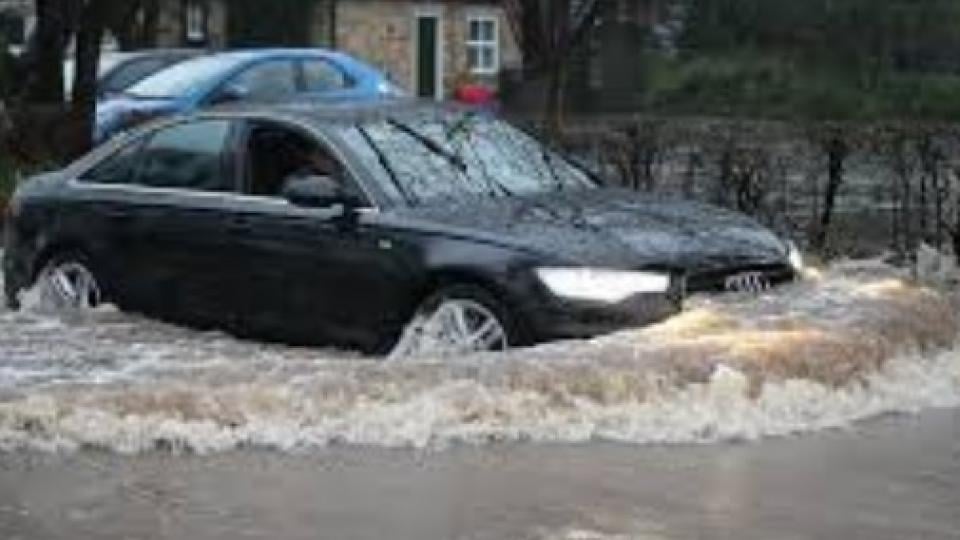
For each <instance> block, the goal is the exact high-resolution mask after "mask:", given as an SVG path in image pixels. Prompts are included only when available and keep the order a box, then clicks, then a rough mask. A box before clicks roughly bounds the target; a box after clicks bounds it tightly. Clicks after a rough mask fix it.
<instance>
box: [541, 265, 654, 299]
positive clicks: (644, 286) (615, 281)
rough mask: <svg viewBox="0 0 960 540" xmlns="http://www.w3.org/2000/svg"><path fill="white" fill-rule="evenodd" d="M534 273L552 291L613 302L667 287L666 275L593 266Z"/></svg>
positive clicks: (564, 295) (574, 296) (543, 269)
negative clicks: (603, 268)
mask: <svg viewBox="0 0 960 540" xmlns="http://www.w3.org/2000/svg"><path fill="white" fill-rule="evenodd" d="M536 272H537V277H539V278H540V281H541V282H543V284H544V285H546V287H547V288H548V289H550V292H552V293H553V294H555V295H557V296H560V297H563V298H569V299H573V300H593V301H597V302H609V303H617V302H622V301H624V300H626V299H627V298H630V297H631V296H633V295H635V294H642V293H665V292H667V291H669V290H670V275H669V274H660V273H656V272H629V271H621V270H602V269H596V268H538V269H537V271H536Z"/></svg>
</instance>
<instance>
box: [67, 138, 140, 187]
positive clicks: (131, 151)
mask: <svg viewBox="0 0 960 540" xmlns="http://www.w3.org/2000/svg"><path fill="white" fill-rule="evenodd" d="M142 146H143V143H142V141H139V140H138V141H135V142H132V143H130V144H128V145H126V146H124V147H123V148H121V149H120V150H117V151H116V152H114V153H113V154H112V155H111V156H109V157H107V158H106V159H104V160H103V161H101V162H100V163H98V164H97V165H95V166H94V167H93V168H92V169H90V170H88V171H87V172H85V173H84V174H83V175H81V177H80V178H79V180H80V181H81V182H90V183H94V184H130V183H133V174H134V172H135V170H136V165H137V162H138V161H139V160H138V157H139V156H140V148H141V147H142Z"/></svg>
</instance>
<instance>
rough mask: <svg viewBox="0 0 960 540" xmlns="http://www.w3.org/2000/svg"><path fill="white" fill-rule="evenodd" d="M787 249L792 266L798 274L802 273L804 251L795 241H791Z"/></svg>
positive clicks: (788, 259)
mask: <svg viewBox="0 0 960 540" xmlns="http://www.w3.org/2000/svg"><path fill="white" fill-rule="evenodd" d="M787 249H788V251H787V261H789V263H790V267H791V268H793V271H794V272H796V273H798V274H800V273H802V272H803V253H801V252H800V248H798V247H797V245H796V244H794V243H793V242H790V243H789V244H788V248H787Z"/></svg>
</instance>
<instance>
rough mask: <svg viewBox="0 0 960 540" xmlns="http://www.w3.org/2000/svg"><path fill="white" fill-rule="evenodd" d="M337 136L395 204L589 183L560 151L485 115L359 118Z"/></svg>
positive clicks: (581, 186) (540, 190) (577, 186)
mask: <svg viewBox="0 0 960 540" xmlns="http://www.w3.org/2000/svg"><path fill="white" fill-rule="evenodd" d="M341 136H342V137H343V138H344V139H345V140H346V141H347V142H348V144H350V146H351V147H352V148H354V149H355V150H356V151H357V152H358V154H359V156H360V158H361V159H362V160H363V161H364V162H365V164H366V165H367V167H368V168H369V169H370V170H371V171H373V172H374V174H375V177H376V178H377V180H378V182H379V184H380V186H381V188H382V189H383V191H384V192H386V193H387V194H388V195H390V196H391V197H392V198H394V199H395V200H396V201H397V202H398V203H401V204H411V205H417V204H420V203H424V202H429V201H434V200H441V199H460V198H463V197H464V196H484V197H510V196H516V195H525V194H533V193H543V192H548V191H563V190H568V189H584V188H589V187H594V184H593V181H592V180H591V179H590V178H589V176H588V175H587V173H585V172H584V171H583V170H581V169H579V168H577V167H575V166H574V165H572V164H571V163H570V162H569V161H567V160H566V159H565V158H564V157H562V156H560V155H559V154H556V153H554V152H553V151H551V150H549V149H548V148H546V147H545V146H543V145H542V144H541V143H540V142H539V141H537V140H536V139H534V138H533V137H531V136H529V135H527V134H526V133H524V132H523V131H520V130H518V129H516V128H514V127H512V126H510V125H509V124H507V123H506V122H503V121H501V120H498V119H496V118H492V117H490V116H487V115H479V114H471V113H459V114H438V115H436V116H432V115H431V116H429V117H420V118H414V119H411V118H396V119H388V120H380V121H375V122H366V123H361V124H358V125H356V126H350V127H349V128H346V129H345V130H344V131H343V132H342V133H341Z"/></svg>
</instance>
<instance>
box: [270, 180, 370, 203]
mask: <svg viewBox="0 0 960 540" xmlns="http://www.w3.org/2000/svg"><path fill="white" fill-rule="evenodd" d="M281 195H282V196H283V198H284V199H286V200H287V202H289V203H290V204H292V205H294V206H301V207H304V208H329V207H331V206H336V205H338V204H339V205H343V206H344V207H345V208H347V209H352V208H356V207H357V206H360V201H358V200H357V199H356V197H354V196H352V195H349V194H347V193H345V192H344V191H343V189H342V188H341V187H340V184H339V183H338V182H337V181H336V180H334V179H333V178H331V177H329V176H302V177H294V178H290V179H289V180H287V181H286V182H284V184H283V190H282V191H281Z"/></svg>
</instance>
